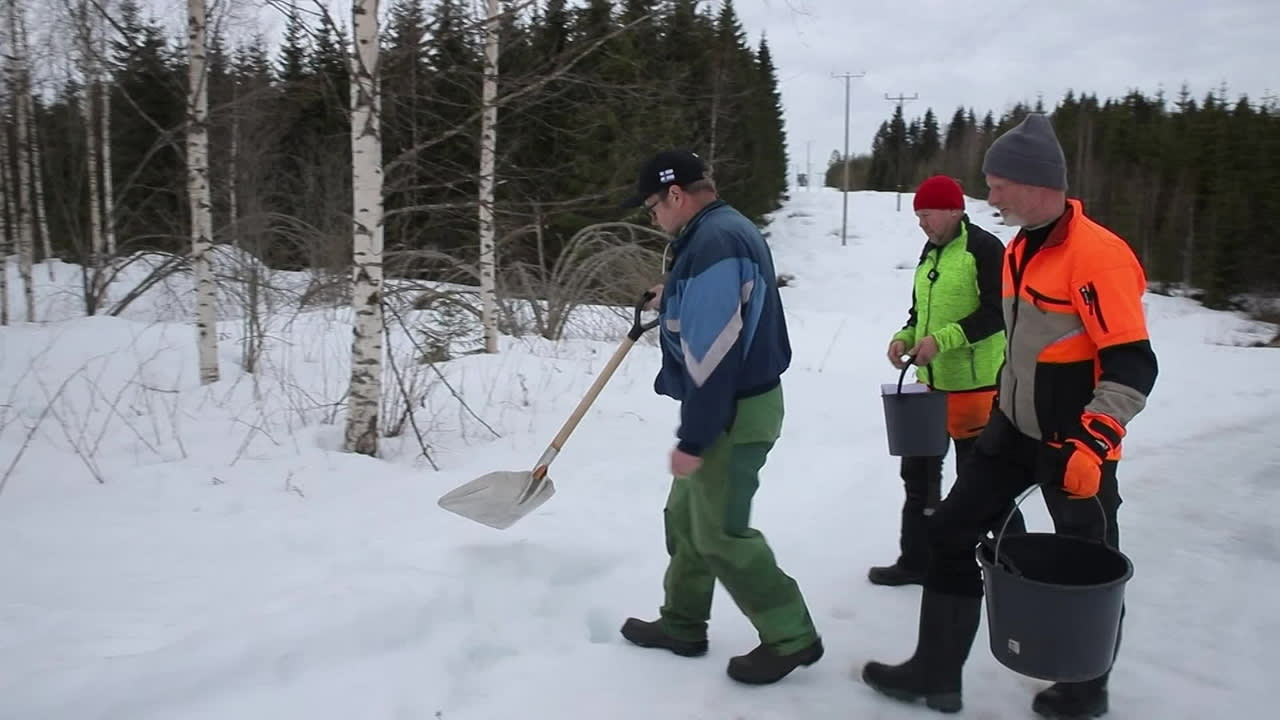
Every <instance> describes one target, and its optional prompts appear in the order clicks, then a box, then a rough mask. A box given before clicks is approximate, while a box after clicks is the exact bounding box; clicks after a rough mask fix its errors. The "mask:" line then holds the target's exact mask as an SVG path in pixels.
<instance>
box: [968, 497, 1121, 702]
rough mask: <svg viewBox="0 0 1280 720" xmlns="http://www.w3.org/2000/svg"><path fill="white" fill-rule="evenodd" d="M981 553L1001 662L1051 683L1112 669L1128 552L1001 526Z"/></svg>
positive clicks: (992, 639)
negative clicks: (1005, 531)
mask: <svg viewBox="0 0 1280 720" xmlns="http://www.w3.org/2000/svg"><path fill="white" fill-rule="evenodd" d="M1033 489H1034V488H1033ZM1023 497H1024V498H1025V497H1026V495H1024V496H1023ZM1094 499H1095V500H1097V498H1096V497H1095V498H1094ZM1019 503H1021V501H1019ZM1098 508H1099V510H1101V509H1102V503H1101V501H1098ZM1104 535H1105V533H1104ZM977 556H978V562H979V563H980V564H981V565H982V581H983V586H984V589H985V592H986V605H987V630H988V635H989V637H990V643H991V653H992V654H993V655H995V657H996V660H998V661H999V662H1000V664H1001V665H1004V666H1005V667H1007V668H1009V669H1010V670H1013V671H1014V672H1016V673H1019V674H1021V675H1025V676H1027V677H1032V678H1036V679H1038V680H1048V681H1050V682H1083V681H1085V680H1092V679H1094V678H1097V677H1100V676H1101V675H1103V674H1104V673H1106V672H1107V671H1108V670H1110V669H1111V664H1112V662H1113V661H1114V660H1115V648H1116V642H1117V640H1118V635H1119V631H1120V614H1121V611H1122V610H1123V608H1124V588H1125V583H1127V582H1128V581H1129V579H1130V578H1131V577H1133V563H1132V562H1130V561H1129V558H1128V557H1126V556H1125V555H1124V554H1123V553H1121V552H1120V551H1119V550H1116V549H1115V548H1112V547H1109V546H1107V545H1106V544H1105V543H1104V542H1100V541H1098V540H1090V539H1086V538H1081V537H1074V536H1071V535H1058V534H1055V533H1025V534H1020V535H1010V536H1008V537H1005V536H1004V534H1003V531H1002V532H1001V535H1000V537H999V538H998V539H997V540H996V542H995V543H994V544H993V543H992V542H991V541H990V540H987V541H984V542H983V543H982V544H981V545H979V546H978V550H977Z"/></svg>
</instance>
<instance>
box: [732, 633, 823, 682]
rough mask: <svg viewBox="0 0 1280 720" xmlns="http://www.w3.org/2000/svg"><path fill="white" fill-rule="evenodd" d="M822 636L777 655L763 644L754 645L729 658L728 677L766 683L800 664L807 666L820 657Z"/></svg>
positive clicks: (783, 675)
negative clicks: (797, 649)
mask: <svg viewBox="0 0 1280 720" xmlns="http://www.w3.org/2000/svg"><path fill="white" fill-rule="evenodd" d="M822 654H823V649H822V638H818V639H817V640H815V641H814V643H813V644H812V645H810V646H809V647H807V648H804V649H803V650H799V651H797V652H794V653H791V654H790V655H778V654H776V653H774V651H772V650H770V649H769V648H768V647H766V646H765V645H758V646H756V649H755V650H752V651H751V652H749V653H747V654H746V655H738V656H736V657H733V658H730V659H729V666H728V668H726V672H728V673H729V677H731V678H733V679H734V680H737V681H738V682H740V683H747V684H748V685H768V684H770V683H775V682H778V681H779V680H781V679H782V678H784V677H786V676H788V675H790V674H791V671H792V670H795V669H796V668H798V667H800V666H801V665H804V666H809V665H812V664H814V663H816V662H818V661H819V660H821V659H822Z"/></svg>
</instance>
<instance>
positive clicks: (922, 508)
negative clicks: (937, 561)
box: [898, 437, 1027, 572]
mask: <svg viewBox="0 0 1280 720" xmlns="http://www.w3.org/2000/svg"><path fill="white" fill-rule="evenodd" d="M977 442H978V438H976V437H972V438H963V439H962V438H952V443H954V444H955V448H956V451H955V452H956V470H957V474H958V473H959V471H960V469H961V468H963V467H964V464H965V463H966V462H968V460H969V456H970V455H972V454H973V451H974V446H975V445H976V444H977ZM945 459H946V455H939V456H933V457H904V458H902V468H901V475H902V485H903V489H904V490H905V491H906V492H905V497H904V499H903V501H902V524H901V526H900V531H899V536H898V549H899V552H900V554H899V555H898V566H899V567H901V568H903V569H906V570H914V571H919V572H924V571H925V569H926V568H927V567H928V565H929V534H928V532H929V516H931V515H933V514H934V512H936V511H937V509H938V505H939V504H940V503H941V502H942V464H943V461H944V460H945ZM1008 507H1009V508H1013V503H1012V502H1011V503H1009V506H1008ZM1006 509H1008V508H1006ZM1007 514H1008V513H1007V512H1006V513H1002V514H1001V515H1000V516H999V518H997V519H996V520H995V521H994V522H993V523H992V524H991V526H990V527H989V528H988V529H989V530H990V531H991V533H992V535H993V536H995V535H996V534H997V533H999V532H1000V528H1001V526H1003V525H1004V521H1005V517H1006V515H1007ZM1026 531H1027V526H1026V522H1025V521H1024V520H1023V518H1022V512H1021V511H1020V510H1016V509H1015V510H1014V513H1013V517H1012V518H1009V526H1008V527H1007V528H1006V529H1005V533H1006V534H1009V535H1017V534H1019V533H1024V532H1026Z"/></svg>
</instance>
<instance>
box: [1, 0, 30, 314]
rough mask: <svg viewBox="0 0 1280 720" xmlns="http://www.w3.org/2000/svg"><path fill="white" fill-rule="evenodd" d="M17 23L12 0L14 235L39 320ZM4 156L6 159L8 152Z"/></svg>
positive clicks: (25, 92)
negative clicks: (33, 282)
mask: <svg viewBox="0 0 1280 720" xmlns="http://www.w3.org/2000/svg"><path fill="white" fill-rule="evenodd" d="M18 26H19V22H18V0H9V52H10V53H11V54H10V56H9V78H10V80H9V87H10V89H11V90H12V91H13V119H14V141H15V142H16V143H17V144H18V152H17V159H18V192H16V193H14V195H15V200H16V204H15V208H16V210H15V212H14V215H15V220H16V222H17V228H16V232H15V233H14V237H15V238H16V241H17V248H16V249H17V251H18V277H19V278H20V279H21V283H22V300H23V304H24V305H25V306H26V310H27V312H26V318H27V322H30V323H33V322H35V321H36V297H35V289H34V288H33V287H32V285H31V265H32V260H33V253H34V246H35V239H34V238H33V237H32V236H31V232H32V225H31V164H30V158H31V148H30V147H29V145H28V138H27V102H28V101H29V98H30V97H31V88H30V83H29V82H28V80H29V78H30V76H29V75H28V73H27V58H25V57H23V56H22V54H21V50H20V49H21V47H22V42H21V41H20V38H21V34H20V33H19V32H18ZM24 98H25V100H24ZM5 159H6V162H7V161H8V155H6V156H5Z"/></svg>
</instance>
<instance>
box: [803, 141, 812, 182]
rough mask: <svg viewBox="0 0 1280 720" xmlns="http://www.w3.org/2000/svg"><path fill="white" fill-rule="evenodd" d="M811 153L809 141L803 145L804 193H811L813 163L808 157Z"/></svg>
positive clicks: (810, 142)
mask: <svg viewBox="0 0 1280 720" xmlns="http://www.w3.org/2000/svg"><path fill="white" fill-rule="evenodd" d="M812 153H813V141H812V140H809V141H807V142H806V143H805V144H804V189H805V192H813V162H811V160H810V157H811V156H812Z"/></svg>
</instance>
